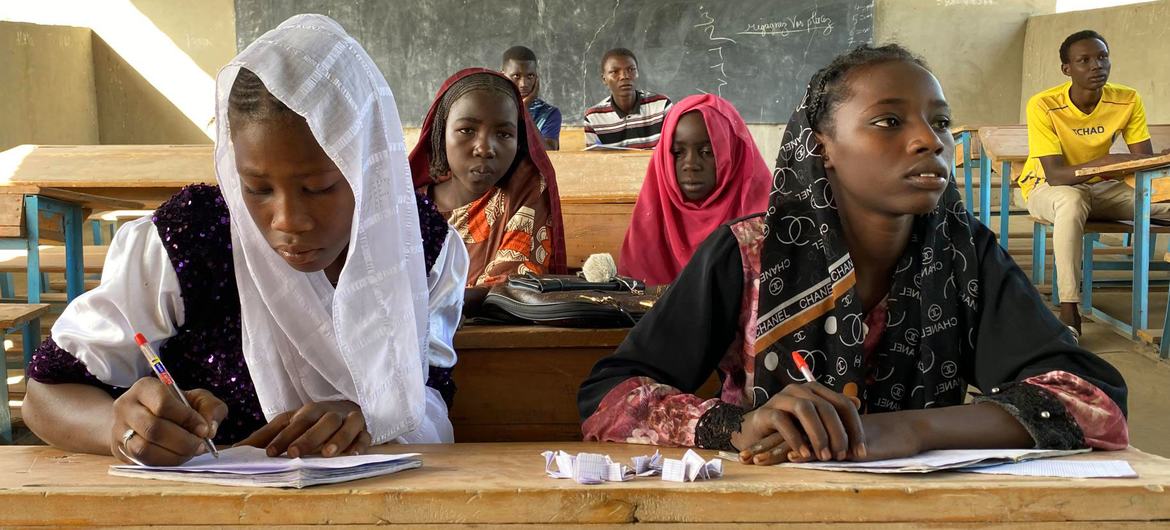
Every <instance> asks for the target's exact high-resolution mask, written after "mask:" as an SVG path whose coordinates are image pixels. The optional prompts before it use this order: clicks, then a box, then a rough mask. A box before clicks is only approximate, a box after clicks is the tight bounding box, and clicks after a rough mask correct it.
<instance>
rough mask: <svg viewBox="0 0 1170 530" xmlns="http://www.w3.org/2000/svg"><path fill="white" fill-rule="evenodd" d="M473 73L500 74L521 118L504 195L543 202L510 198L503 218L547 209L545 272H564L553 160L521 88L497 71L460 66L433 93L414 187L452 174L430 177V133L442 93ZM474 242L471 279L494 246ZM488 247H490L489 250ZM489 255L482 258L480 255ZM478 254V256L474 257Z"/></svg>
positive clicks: (414, 163) (416, 154)
mask: <svg viewBox="0 0 1170 530" xmlns="http://www.w3.org/2000/svg"><path fill="white" fill-rule="evenodd" d="M475 74H489V75H494V76H497V77H500V78H502V79H504V80H505V81H507V82H508V86H510V87H511V89H512V95H513V97H514V98H515V101H516V108H517V109H519V110H520V116H521V119H520V120H519V125H520V129H521V130H520V134H519V137H520V138H522V139H523V141H524V145H523V146H521V147H522V148H521V149H518V150H517V152H516V157H517V160H516V161H515V162H513V164H512V171H511V173H509V174H508V175H507V176H505V177H504V178H503V179H501V181H502V182H501V183H500V186H502V187H503V188H504V190H505V191H507V192H509V193H508V194H507V195H508V196H509V197H511V198H517V197H525V196H527V197H532V196H533V194H537V193H539V195H540V196H541V199H543V200H540V201H538V202H541V203H543V204H541V205H534V204H532V203H531V202H525V201H519V200H517V201H509V202H514V203H513V204H507V205H505V210H506V216H507V217H506V218H509V219H510V218H511V217H512V216H513V215H514V214H515V213H516V211H517V210H518V209H519V208H521V207H524V206H530V207H533V206H540V207H543V208H545V209H546V211H547V212H548V215H549V218H550V219H551V221H550V224H551V227H550V228H551V234H550V235H549V240H550V242H551V243H552V248H551V249H550V251H549V259H548V262H547V264H548V272H549V273H552V274H564V273H565V272H567V268H566V266H565V229H564V221H563V220H562V217H561V201H560V194H559V193H558V191H557V179H556V172H555V171H554V170H553V165H552V162H551V161H550V160H549V159H548V154H547V153H545V151H544V143H543V141H542V140H541V138H540V131H539V130H538V129H537V128H536V126H535V125H534V124H533V123H532V117H531V116H529V115H528V108H527V107H526V106H525V105H524V101H523V99H522V98H521V97H520V90H519V89H517V88H516V86H515V85H514V84H513V83H512V81H511V80H509V79H508V78H507V77H504V75H503V74H500V73H499V72H496V71H493V70H488V69H486V68H466V69H463V70H460V71H458V72H456V73H455V75H452V76H451V77H449V78H448V79H447V80H446V81H445V82H444V83H443V86H442V87H441V88H439V92H438V93H437V94H435V99H434V101H433V102H431V108H430V110H429V111H427V116H426V118H425V119H424V120H423V124H422V131H421V132H420V134H419V140H418V144H417V145H415V147H414V150H413V151H411V153H410V170H411V173H412V174H413V175H414V186H415V189H417V190H419V191H420V192H424V193H425V192H426V188H427V187H429V186H430V185H431V184H433V183H435V182H441V181H444V180H446V179H449V178H451V177H450V175H443V176H439V177H432V176H431V174H430V164H431V156H432V147H431V134H432V133H433V130H434V127H435V117H436V114H437V112H438V109H439V104H440V102H441V101H442V100H443V96H444V95H445V94H446V93H447V91H448V90H450V89H451V87H452V86H453V85H454V84H455V83H457V82H459V81H460V80H462V79H464V78H466V77H468V76H471V75H475ZM541 177H543V178H544V182H545V186H546V188H545V189H544V191H543V192H540V191H539V190H540V180H541ZM498 229H499V230H503V223H500V224H499V225H498ZM473 247H474V244H472V245H468V252H469V253H470V254H471V259H472V264H471V270H470V271H469V272H468V278H469V280H473V279H474V278H475V276H476V275H477V274H478V272H477V271H476V266H477V265H479V266H480V267H481V268H482V267H483V265H484V264H483V263H477V261H483V260H484V259H487V260H489V261H490V255H494V254H495V252H494V250H491V249H475V248H473ZM488 250H491V251H490V252H488ZM485 254H486V255H488V256H489V257H487V258H483V257H482V256H484V255H485ZM477 256H481V257H480V259H479V260H477Z"/></svg>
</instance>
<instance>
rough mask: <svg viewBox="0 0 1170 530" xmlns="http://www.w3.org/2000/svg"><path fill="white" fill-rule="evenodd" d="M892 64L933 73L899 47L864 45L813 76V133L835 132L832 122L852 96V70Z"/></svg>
mask: <svg viewBox="0 0 1170 530" xmlns="http://www.w3.org/2000/svg"><path fill="white" fill-rule="evenodd" d="M892 61H904V62H908V63H913V64H916V65H918V66H921V67H922V68H925V69H927V70H930V68H929V67H927V66H926V63H925V62H923V60H922V59H920V58H918V57H916V56H915V55H914V54H913V53H910V50H907V49H906V48H903V47H901V46H899V45H897V44H887V45H885V46H877V47H874V46H869V45H861V46H858V47H856V48H853V50H851V51H850V52H849V53H845V54H842V55H838V56H837V58H836V59H833V62H831V63H829V65H828V66H826V67H824V68H821V69H820V70H819V71H818V72H817V73H816V75H814V76H813V81H812V90H811V93H810V99H811V101H809V104H808V107H809V110H808V115H809V123H811V124H812V127H813V130H815V131H817V132H819V133H825V134H830V135H831V134H832V133H833V121H832V119H830V118H831V117H832V114H833V111H834V110H836V107H837V106H838V105H840V104H841V103H842V102H843V101H845V100H847V99H849V97H850V95H851V94H850V93H849V84H848V83H845V78H846V77H847V76H848V75H849V72H850V71H852V70H854V69H856V68H858V67H861V66H870V65H874V64H881V63H887V62H892Z"/></svg>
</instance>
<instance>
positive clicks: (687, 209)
mask: <svg viewBox="0 0 1170 530" xmlns="http://www.w3.org/2000/svg"><path fill="white" fill-rule="evenodd" d="M771 182H772V173H771V171H769V170H768V164H767V163H766V162H764V158H763V157H761V156H760V151H759V149H757V148H756V143H755V141H753V140H752V135H751V132H750V131H748V128H747V124H746V123H744V121H743V118H741V117H740V115H739V112H738V111H736V110H735V106H733V105H732V104H731V102H730V101H727V100H726V99H723V98H721V97H719V96H716V95H714V94H701V95H695V96H688V97H686V98H685V99H683V100H682V101H680V102H678V103H677V104H675V105H674V106H672V107H671V108H670V112H669V113H668V114H667V115H666V122H665V123H664V124H663V126H662V139H661V140H660V141H659V142H658V145H657V146H656V147H655V148H654V154H653V156H651V158H650V165H649V167H648V168H647V169H646V179H645V180H644V181H643V182H642V191H641V192H640V193H638V202H637V204H635V205H634V213H633V216H632V217H631V220H630V228H629V229H628V230H627V231H626V239H625V242H624V243H623V244H622V254H621V260H620V263H619V264H618V272H619V273H620V274H622V275H623V276H631V277H634V278H637V279H639V280H644V281H645V282H646V284H647V285H666V284H669V283H670V282H673V281H674V279H675V278H676V277H678V273H679V271H681V270H682V269H683V267H685V266H686V264H687V261H689V260H690V259H691V255H692V254H694V253H695V249H697V248H699V245H700V244H702V242H703V240H705V239H707V236H708V235H710V234H711V232H712V231H713V230H715V229H716V228H718V227H719V225H721V224H723V223H726V222H728V221H731V220H732V219H736V218H739V217H743V216H745V215H748V214H752V213H756V212H762V211H764V208H766V207H767V205H768V188H769V186H771Z"/></svg>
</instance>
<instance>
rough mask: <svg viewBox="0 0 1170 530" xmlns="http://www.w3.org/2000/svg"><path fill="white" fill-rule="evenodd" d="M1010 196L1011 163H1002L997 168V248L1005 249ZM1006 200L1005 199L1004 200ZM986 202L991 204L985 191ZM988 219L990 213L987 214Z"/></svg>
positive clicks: (989, 195)
mask: <svg viewBox="0 0 1170 530" xmlns="http://www.w3.org/2000/svg"><path fill="white" fill-rule="evenodd" d="M1011 194H1012V163H1010V161H1004V163H1003V164H1000V167H999V200H1000V202H999V246H1000V247H1004V248H1007V221H1009V219H1007V218H1009V215H1010V214H1011V211H1010V208H1009V207H1007V206H1006V205H1007V204H1010V202H1011ZM1005 198H1006V199H1005ZM987 202H991V190H990V188H989V190H987ZM987 216H989V219H990V216H991V215H990V212H989V215H987Z"/></svg>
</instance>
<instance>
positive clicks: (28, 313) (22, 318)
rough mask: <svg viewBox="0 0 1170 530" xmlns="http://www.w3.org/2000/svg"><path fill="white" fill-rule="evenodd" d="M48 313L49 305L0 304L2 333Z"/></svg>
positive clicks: (0, 329)
mask: <svg viewBox="0 0 1170 530" xmlns="http://www.w3.org/2000/svg"><path fill="white" fill-rule="evenodd" d="M48 312H49V304H0V333H4V331H5V330H7V329H9V328H12V327H15V326H19V325H21V324H24V323H25V322H28V321H29V320H32V319H34V318H39V317H40V316H41V315H44V314H45V313H48ZM0 364H2V363H0ZM0 406H2V405H0Z"/></svg>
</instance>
